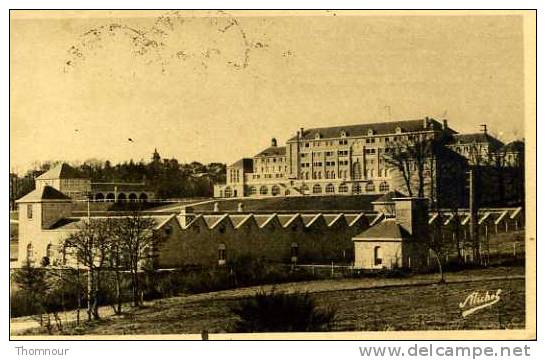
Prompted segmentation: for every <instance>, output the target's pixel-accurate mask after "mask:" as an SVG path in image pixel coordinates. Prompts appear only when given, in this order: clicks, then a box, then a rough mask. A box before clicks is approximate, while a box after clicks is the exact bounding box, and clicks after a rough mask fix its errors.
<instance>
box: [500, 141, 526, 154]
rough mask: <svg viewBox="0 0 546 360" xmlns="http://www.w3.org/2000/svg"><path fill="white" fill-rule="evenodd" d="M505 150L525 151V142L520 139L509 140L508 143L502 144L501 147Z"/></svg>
mask: <svg viewBox="0 0 546 360" xmlns="http://www.w3.org/2000/svg"><path fill="white" fill-rule="evenodd" d="M502 150H503V151H505V152H520V153H523V152H524V151H525V143H524V142H523V141H521V140H515V141H511V142H509V143H508V144H506V145H504V146H503V148H502Z"/></svg>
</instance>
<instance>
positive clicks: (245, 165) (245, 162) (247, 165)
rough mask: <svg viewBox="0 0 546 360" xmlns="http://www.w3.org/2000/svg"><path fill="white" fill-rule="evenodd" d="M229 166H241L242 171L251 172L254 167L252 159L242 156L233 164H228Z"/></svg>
mask: <svg viewBox="0 0 546 360" xmlns="http://www.w3.org/2000/svg"><path fill="white" fill-rule="evenodd" d="M229 167H235V168H242V169H243V172H245V173H248V172H252V171H253V167H254V160H252V159H248V158H243V159H240V160H237V161H235V162H234V163H233V164H231V165H229Z"/></svg>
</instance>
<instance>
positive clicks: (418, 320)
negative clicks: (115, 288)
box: [23, 268, 525, 335]
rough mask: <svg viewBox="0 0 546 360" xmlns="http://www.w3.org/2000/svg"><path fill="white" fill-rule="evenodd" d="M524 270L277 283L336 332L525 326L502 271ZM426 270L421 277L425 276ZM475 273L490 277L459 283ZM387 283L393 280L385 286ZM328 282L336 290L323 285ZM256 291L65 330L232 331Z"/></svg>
mask: <svg viewBox="0 0 546 360" xmlns="http://www.w3.org/2000/svg"><path fill="white" fill-rule="evenodd" d="M522 271H523V268H498V269H485V270H468V271H464V272H461V273H457V274H453V275H450V277H448V284H447V285H436V284H430V282H428V283H424V282H421V283H419V282H416V281H415V280H409V281H411V282H412V283H411V285H405V283H403V284H404V285H402V286H400V280H396V279H384V280H379V281H377V283H376V284H377V285H381V284H383V286H382V287H379V288H362V287H361V288H351V286H355V285H358V282H359V281H362V280H357V279H352V280H349V279H346V280H342V281H335V282H332V281H330V282H329V281H315V282H309V283H307V284H293V285H290V284H285V286H284V287H283V286H282V285H279V289H281V290H288V289H289V287H290V286H295V287H296V289H299V290H300V291H310V292H311V296H312V297H313V298H314V299H315V300H316V302H317V304H318V305H319V307H323V308H327V307H335V308H336V309H337V313H336V318H335V323H334V330H335V331H385V330H451V329H459V330H464V329H514V328H523V327H524V326H525V288H524V283H525V280H524V279H522V278H517V279H509V278H503V277H504V276H506V275H508V274H511V275H518V274H521V273H522ZM428 276H429V275H423V276H420V277H422V278H423V279H426V278H427V277H428ZM476 276H481V277H484V276H488V277H495V279H494V280H491V279H490V280H479V281H472V282H468V281H464V280H465V279H466V278H472V277H476ZM499 276H500V277H499ZM461 280H463V281H464V282H460V281H461ZM365 281H368V280H365ZM449 281H453V282H452V283H450V282H449ZM456 281H458V282H456ZM344 283H346V284H344ZM389 283H393V284H395V283H398V285H397V286H394V285H393V286H384V285H385V284H386V285H388V284H389ZM317 286H318V288H316V287H317ZM314 287H315V288H314ZM328 288H330V289H336V290H334V291H328ZM497 289H501V290H502V293H501V301H500V302H498V303H497V304H494V305H493V306H491V307H488V308H485V309H482V310H480V311H478V312H476V313H474V314H472V315H470V316H468V317H467V318H463V317H462V316H461V310H460V309H459V303H460V302H462V301H464V299H465V298H466V297H467V296H468V295H469V294H470V293H472V292H473V291H481V292H485V291H489V292H492V291H496V290H497ZM313 290H317V291H319V292H313ZM254 291H256V290H252V289H247V291H244V289H242V290H231V291H226V292H218V293H209V294H199V295H194V296H188V297H177V298H170V299H162V300H156V301H153V302H150V303H147V306H146V307H144V308H141V309H137V310H130V311H128V312H127V313H125V314H124V315H123V316H121V317H108V318H105V319H104V320H101V321H99V322H94V323H92V324H90V325H84V326H83V327H81V328H79V329H74V328H71V329H67V332H68V334H97V335H113V334H141V335H143V334H184V333H200V332H201V331H202V330H207V331H209V332H210V333H226V332H230V329H231V328H232V326H233V325H234V323H235V322H236V320H237V318H236V317H235V316H234V315H233V314H232V313H231V312H230V305H232V304H233V303H234V302H235V301H238V299H241V298H242V297H245V296H251V295H252V294H253V293H254ZM40 332H42V333H43V330H41V329H30V330H27V331H25V332H23V334H39V333H40Z"/></svg>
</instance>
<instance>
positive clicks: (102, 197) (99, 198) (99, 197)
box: [95, 193, 104, 201]
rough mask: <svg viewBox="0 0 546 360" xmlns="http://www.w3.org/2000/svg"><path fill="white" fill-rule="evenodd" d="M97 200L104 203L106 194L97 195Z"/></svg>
mask: <svg viewBox="0 0 546 360" xmlns="http://www.w3.org/2000/svg"><path fill="white" fill-rule="evenodd" d="M95 200H97V201H104V194H103V193H97V194H95Z"/></svg>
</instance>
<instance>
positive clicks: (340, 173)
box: [214, 117, 504, 198]
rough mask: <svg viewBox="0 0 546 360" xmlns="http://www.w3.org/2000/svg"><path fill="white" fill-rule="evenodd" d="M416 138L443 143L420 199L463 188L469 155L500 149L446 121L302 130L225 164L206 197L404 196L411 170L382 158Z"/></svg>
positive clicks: (430, 165) (427, 168)
mask: <svg viewBox="0 0 546 360" xmlns="http://www.w3.org/2000/svg"><path fill="white" fill-rule="evenodd" d="M423 140H441V141H440V143H442V144H443V145H445V146H443V151H440V152H437V153H436V155H435V156H434V157H433V158H432V160H431V161H427V162H426V164H425V166H424V170H422V171H421V175H423V176H425V177H426V178H427V181H426V184H425V196H427V197H435V194H437V193H439V192H440V191H441V190H442V188H445V187H446V186H451V187H452V186H453V184H454V183H455V184H456V183H458V184H460V185H462V186H463V187H464V176H465V169H466V166H467V165H468V164H469V163H470V164H471V163H473V162H476V159H475V158H476V157H477V158H480V156H481V157H485V156H486V155H487V154H490V153H491V152H492V151H497V150H498V149H501V148H502V147H503V145H504V144H503V143H502V142H501V141H500V140H498V139H496V138H494V137H492V136H491V135H489V134H487V132H486V129H485V128H484V129H483V131H482V132H480V133H477V134H458V133H457V132H456V131H455V130H453V129H451V128H449V127H448V124H447V120H443V121H441V122H440V121H437V120H435V119H432V118H429V117H425V118H423V119H417V120H406V121H395V122H381V123H373V124H361V125H348V126H335V127H326V128H313V129H303V128H302V129H300V130H299V131H298V132H297V133H296V135H295V136H294V137H292V138H290V139H289V140H288V141H287V142H286V146H278V145H277V140H276V139H272V140H271V146H270V147H268V148H266V149H265V150H263V151H261V152H260V153H258V154H256V155H255V156H254V157H252V158H245V159H241V160H239V161H237V162H235V163H234V164H232V165H230V166H228V167H227V176H226V184H221V185H216V186H215V188H214V195H215V197H226V198H229V197H267V196H301V195H336V194H340V195H351V194H381V193H386V192H388V191H390V190H398V191H400V192H402V193H404V194H406V195H411V194H408V190H407V187H408V183H411V184H410V186H415V183H416V180H415V179H414V178H415V177H417V176H418V175H417V171H416V170H417V169H413V171H408V173H412V174H411V176H410V177H411V179H409V180H408V181H404V179H403V176H402V174H401V171H400V168H399V167H397V166H396V164H393V162H392V161H391V162H389V161H386V157H388V154H387V152H389V151H392V149H393V148H396V145H397V144H402V143H408V142H414V143H416V142H419V141H423ZM478 145H479V146H478ZM386 155H387V156H386ZM411 166H414V167H417V166H418V165H417V164H412V165H411ZM406 180H407V179H406ZM404 183H405V184H404ZM450 184H451V185H450ZM462 191H464V190H462ZM413 195H417V191H414V194H413Z"/></svg>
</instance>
